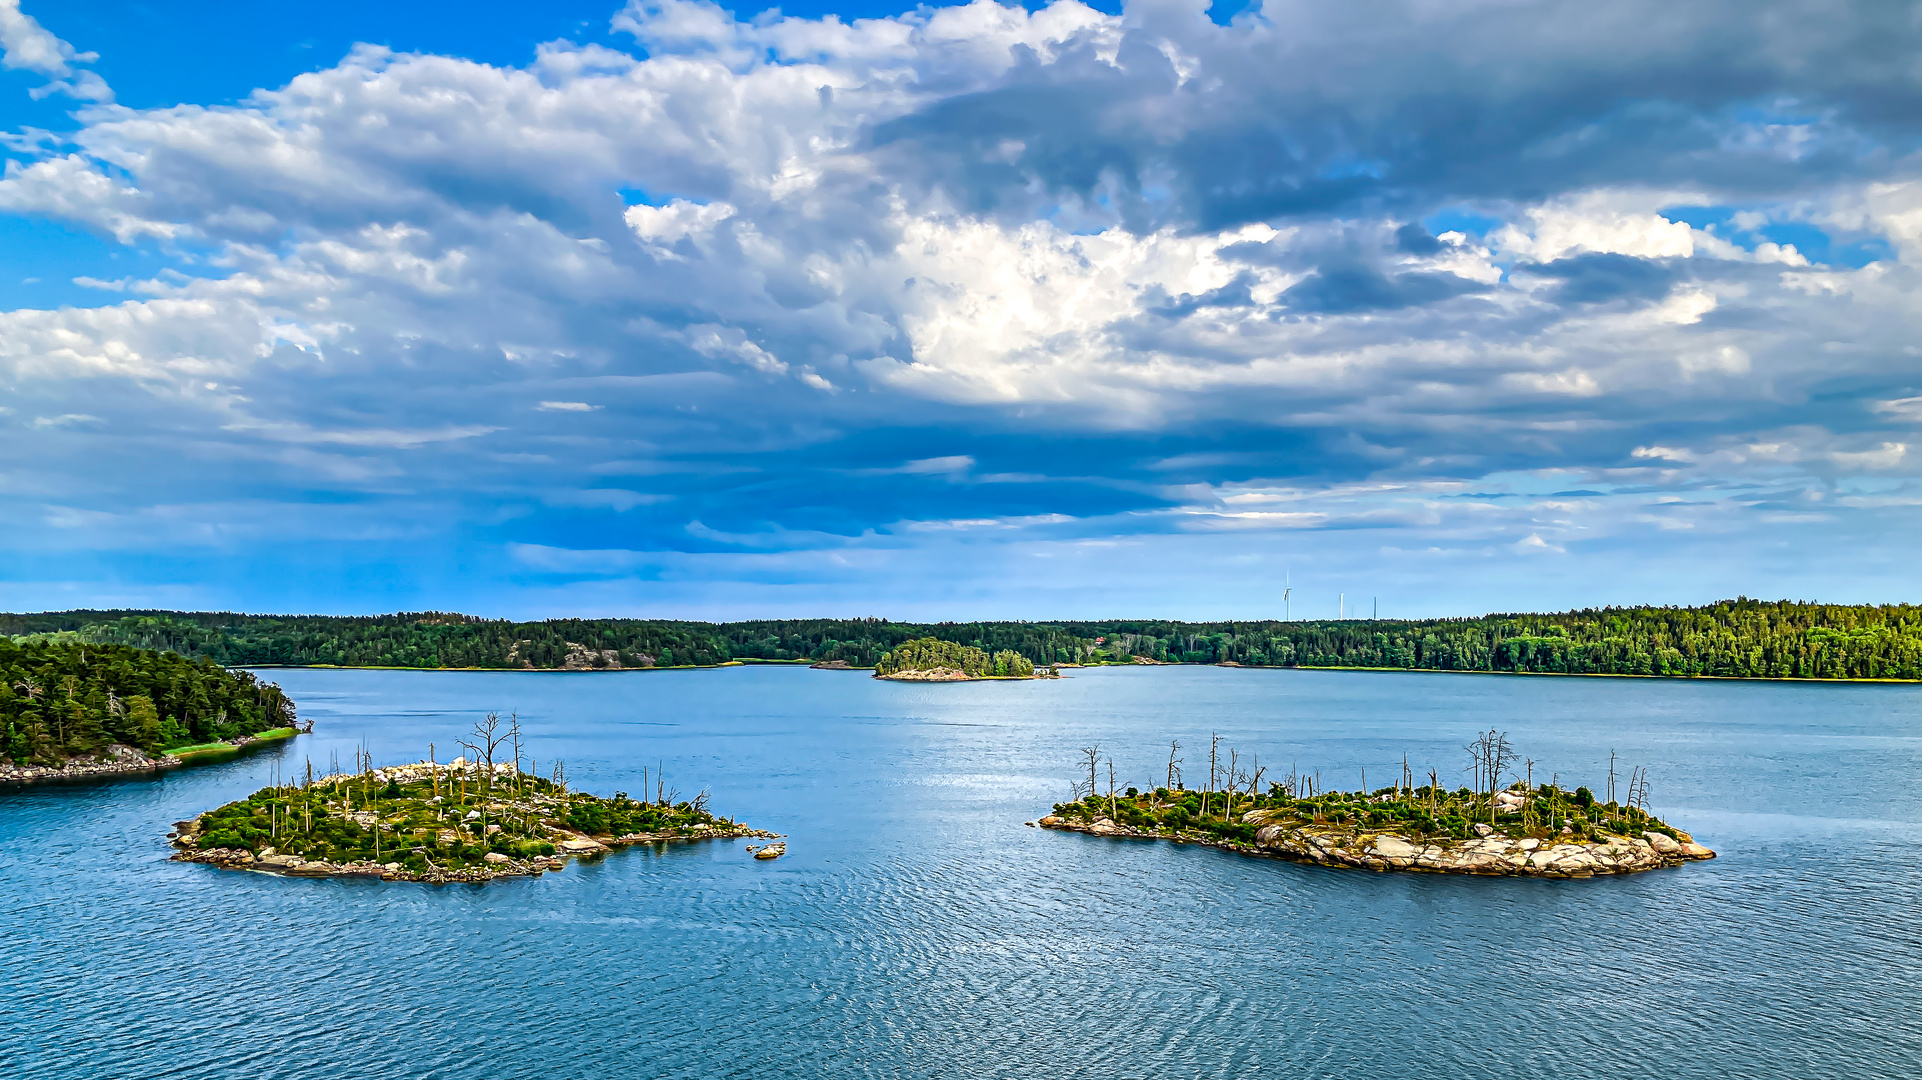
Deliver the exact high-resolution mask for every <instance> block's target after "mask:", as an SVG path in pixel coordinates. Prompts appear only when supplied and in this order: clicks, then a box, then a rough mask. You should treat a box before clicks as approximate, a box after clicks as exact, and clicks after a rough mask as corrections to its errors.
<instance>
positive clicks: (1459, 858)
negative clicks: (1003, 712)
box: [1028, 810, 1715, 878]
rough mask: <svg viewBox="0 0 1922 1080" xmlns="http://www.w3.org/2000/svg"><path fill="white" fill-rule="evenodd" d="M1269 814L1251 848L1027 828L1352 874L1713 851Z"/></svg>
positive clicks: (1259, 821)
mask: <svg viewBox="0 0 1922 1080" xmlns="http://www.w3.org/2000/svg"><path fill="white" fill-rule="evenodd" d="M1269 816H1272V812H1271V811H1260V810H1257V811H1253V812H1251V813H1248V814H1246V815H1243V817H1242V819H1241V820H1242V822H1243V823H1244V824H1247V825H1252V826H1255V832H1254V842H1253V843H1240V842H1237V841H1231V840H1223V839H1219V838H1216V837H1214V836H1212V835H1209V834H1207V833H1202V832H1192V831H1174V830H1170V829H1167V828H1165V827H1157V828H1138V827H1134V826H1130V825H1125V824H1119V823H1117V822H1115V821H1113V820H1111V819H1109V818H1105V817H1103V818H1099V819H1097V820H1094V821H1091V822H1088V821H1079V820H1075V819H1072V818H1067V817H1062V816H1059V815H1055V814H1050V815H1048V816H1047V817H1044V818H1042V819H1040V820H1039V821H1031V822H1029V823H1028V824H1030V825H1035V826H1039V827H1040V828H1043V829H1059V830H1062V831H1064V832H1079V833H1087V834H1088V835H1090V836H1111V837H1116V838H1123V839H1141V840H1173V841H1175V842H1177V843H1185V844H1200V845H1202V846H1204V847H1216V848H1221V849H1223V850H1227V851H1233V852H1237V853H1239V854H1243V855H1258V856H1267V857H1270V858H1279V859H1288V860H1291V861H1294V862H1308V863H1315V864H1317V865H1320V866H1338V867H1347V868H1351V869H1356V870H1376V871H1386V870H1409V871H1424V872H1428V873H1438V874H1480V875H1489V876H1509V877H1546V878H1590V877H1599V876H1603V875H1608V874H1636V873H1640V872H1642V871H1644V870H1655V869H1659V868H1661V867H1665V866H1680V865H1681V864H1683V863H1685V862H1689V861H1692V860H1696V859H1713V858H1714V857H1715V853H1714V852H1713V851H1710V850H1709V849H1708V848H1706V847H1703V846H1702V845H1700V844H1697V843H1696V842H1695V839H1694V837H1692V836H1690V835H1689V834H1687V833H1681V832H1678V833H1677V835H1676V836H1669V835H1668V834H1667V833H1664V832H1656V831H1653V830H1650V831H1645V832H1642V833H1640V834H1639V835H1613V834H1609V835H1603V836H1600V837H1598V838H1596V839H1594V840H1591V841H1585V842H1576V841H1574V840H1572V839H1570V838H1567V837H1564V838H1561V839H1552V838H1551V839H1547V840H1542V839H1532V838H1530V839H1513V838H1510V837H1508V836H1505V835H1503V834H1502V833H1501V832H1499V831H1497V830H1495V829H1493V828H1490V827H1489V826H1487V825H1479V826H1476V828H1475V832H1476V833H1477V835H1476V836H1475V837H1473V838H1471V839H1465V840H1463V839H1455V838H1452V837H1444V838H1438V839H1417V838H1413V837H1409V836H1403V835H1399V834H1396V833H1393V832H1377V831H1371V830H1366V829H1356V828H1344V827H1342V826H1339V825H1308V824H1300V823H1296V822H1272V823H1271V822H1269V821H1268V820H1267V818H1268V817H1269Z"/></svg>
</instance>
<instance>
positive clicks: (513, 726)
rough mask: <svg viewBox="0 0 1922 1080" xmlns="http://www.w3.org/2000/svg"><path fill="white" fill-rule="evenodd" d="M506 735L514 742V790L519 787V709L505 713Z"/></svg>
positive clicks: (517, 789)
mask: <svg viewBox="0 0 1922 1080" xmlns="http://www.w3.org/2000/svg"><path fill="white" fill-rule="evenodd" d="M507 737H508V738H509V739H511V740H513V743H514V778H513V780H512V781H511V783H512V784H513V785H514V790H515V791H519V790H520V789H521V714H520V712H519V710H516V711H514V712H511V713H508V714H507Z"/></svg>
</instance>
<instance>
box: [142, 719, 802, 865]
mask: <svg viewBox="0 0 1922 1080" xmlns="http://www.w3.org/2000/svg"><path fill="white" fill-rule="evenodd" d="M462 745H463V747H465V748H466V749H467V750H468V751H469V753H472V754H474V755H475V756H474V757H473V758H472V759H469V758H467V757H464V756H463V757H457V758H455V759H454V760H453V761H451V762H435V761H434V760H433V759H432V755H431V754H430V756H429V758H428V759H427V760H423V761H420V762H416V763H413V764H408V765H396V766H387V767H384V768H376V767H375V766H374V764H373V759H372V757H371V756H368V755H361V758H360V760H359V761H358V762H357V763H356V767H355V768H354V770H353V771H351V772H337V773H332V774H329V775H326V776H322V777H319V778H314V777H312V776H311V775H310V776H307V777H305V778H303V779H301V780H299V781H297V782H290V783H275V784H273V785H271V786H269V787H266V788H262V789H261V790H259V791H257V792H255V793H254V794H252V795H250V796H248V797H247V798H245V799H241V800H239V801H237V802H231V803H228V804H227V805H225V806H222V807H219V808H217V809H214V810H209V811H207V812H206V813H204V814H201V815H200V816H199V817H197V818H195V819H193V820H192V821H186V822H181V823H180V832H179V835H177V836H176V837H175V839H174V844H175V846H177V847H179V848H180V849H181V851H180V852H179V854H177V855H175V856H174V858H175V859H176V860H179V861H183V862H204V863H212V864H215V865H219V866H228V867H236V868H243V869H257V870H268V871H274V872H279V873H285V874H290V875H293V876H296V877H331V876H337V875H370V876H377V877H382V878H386V879H388V880H405V881H430V882H445V881H485V880H489V879H491V878H495V877H501V876H509V875H520V874H538V873H542V872H544V871H547V870H556V869H559V868H560V867H561V866H562V865H563V863H562V859H563V858H564V857H568V856H578V855H591V854H597V853H599V852H603V851H606V850H608V849H609V847H612V846H617V845H624V844H634V843H645V842H665V841H674V840H710V839H728V838H735V837H743V836H753V837H772V835H773V834H771V833H763V832H760V831H758V830H755V829H750V828H748V827H746V826H744V825H741V824H739V823H737V822H734V821H730V820H729V819H727V818H724V817H717V816H716V815H714V814H713V813H711V812H710V811H709V810H708V808H707V793H706V792H705V791H703V792H701V793H700V794H699V795H696V796H694V797H693V798H691V799H684V798H682V797H681V795H680V793H679V792H678V791H671V790H669V789H668V788H667V785H666V783H665V781H661V780H658V778H657V783H656V785H655V790H654V791H653V792H646V793H643V797H642V798H640V799H635V798H632V797H630V796H629V795H628V794H627V793H626V792H624V791H618V792H615V793H614V794H613V795H612V796H609V797H602V796H598V795H591V794H588V793H586V792H582V791H575V790H572V789H571V788H569V787H568V785H567V778H566V769H565V766H564V765H562V764H560V763H558V762H557V763H554V766H553V769H552V775H551V776H550V777H541V776H538V775H535V774H534V772H533V771H532V769H533V767H534V765H535V763H533V762H531V761H530V762H526V764H527V766H528V767H527V768H526V769H523V768H522V765H523V759H522V758H521V754H520V750H521V747H520V730H519V724H518V722H516V721H512V720H510V721H509V722H508V724H506V725H505V726H504V725H503V724H502V722H501V719H500V717H499V716H497V715H493V714H490V715H489V716H488V717H487V718H486V719H485V720H483V721H481V722H480V723H479V724H477V725H476V726H475V734H474V736H473V738H472V739H471V740H468V741H464V742H463V743H462ZM509 753H511V754H513V757H514V760H496V758H497V757H502V756H505V755H506V754H509ZM644 782H645V780H644Z"/></svg>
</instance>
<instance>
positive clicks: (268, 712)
mask: <svg viewBox="0 0 1922 1080" xmlns="http://www.w3.org/2000/svg"><path fill="white" fill-rule="evenodd" d="M293 722H294V705H293V702H291V701H289V700H288V698H287V696H286V695H285V694H283V693H281V691H280V688H279V687H278V686H275V685H274V684H272V683H267V682H262V681H261V680H260V679H258V678H256V677H255V676H254V675H253V674H252V673H250V672H246V671H228V670H225V669H224V668H222V667H220V666H219V665H218V664H216V663H214V662H213V661H212V660H209V659H206V658H204V657H202V658H189V657H187V656H183V655H181V654H179V653H177V652H160V651H154V650H146V649H135V648H130V647H128V646H125V645H101V644H93V643H88V642H79V641H71V640H59V639H54V640H44V639H43V640H27V641H15V640H12V639H11V638H5V637H0V753H4V754H5V755H6V757H8V758H9V759H11V760H12V761H14V762H15V763H17V764H38V765H55V766H57V765H59V764H60V763H62V762H63V761H65V760H66V759H67V758H69V757H76V756H89V755H92V754H94V753H95V752H96V751H98V750H100V749H101V748H103V747H105V746H106V745H107V744H108V743H110V742H117V743H122V744H125V745H127V746H135V747H139V748H140V749H142V750H145V751H148V752H149V753H153V752H158V751H161V750H167V749H173V748H177V747H183V746H197V745H200V744H202V743H209V742H213V741H215V740H220V739H233V738H237V737H239V736H242V735H257V734H259V733H261V732H263V731H269V730H274V729H278V728H285V727H288V726H291V725H292V724H293Z"/></svg>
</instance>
